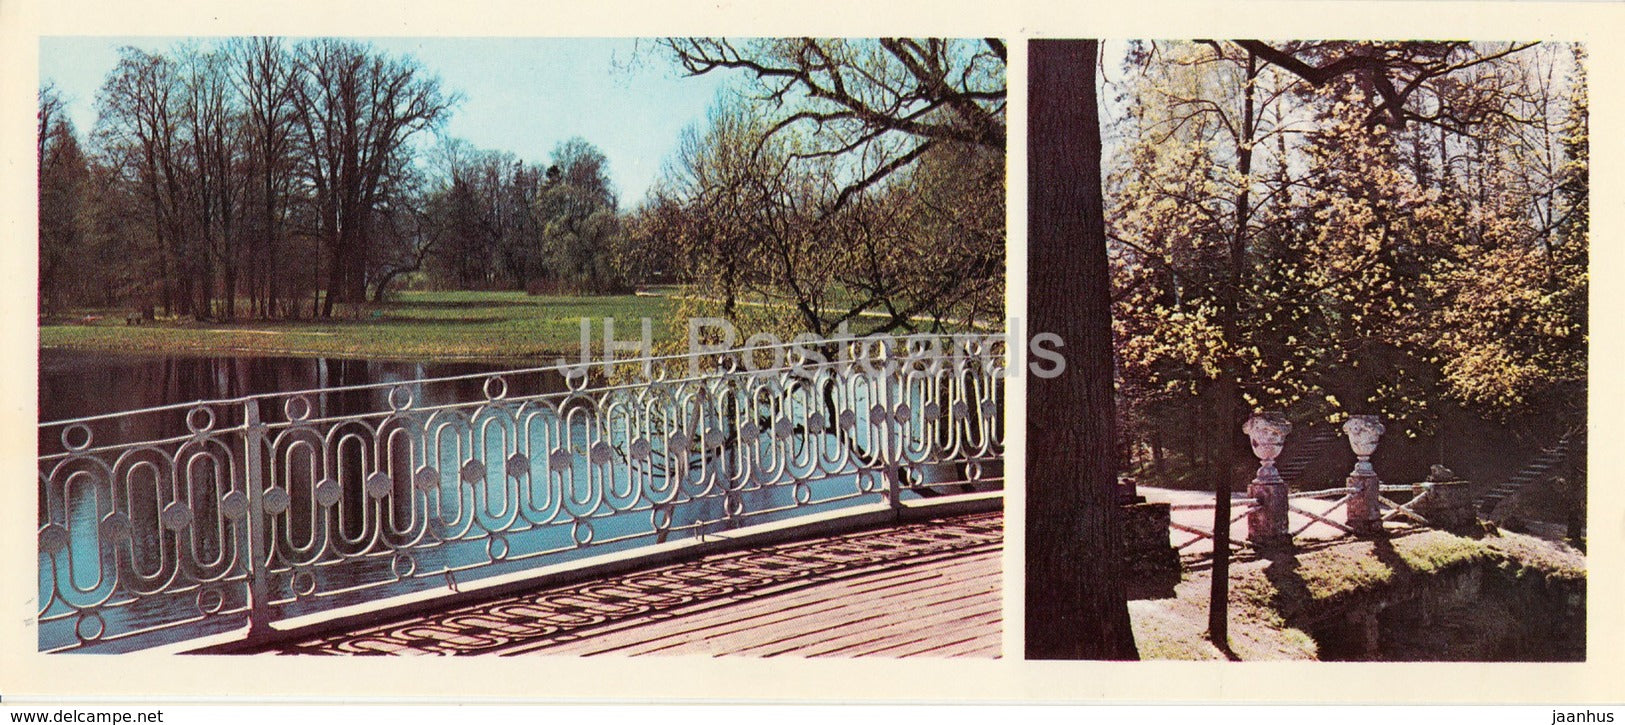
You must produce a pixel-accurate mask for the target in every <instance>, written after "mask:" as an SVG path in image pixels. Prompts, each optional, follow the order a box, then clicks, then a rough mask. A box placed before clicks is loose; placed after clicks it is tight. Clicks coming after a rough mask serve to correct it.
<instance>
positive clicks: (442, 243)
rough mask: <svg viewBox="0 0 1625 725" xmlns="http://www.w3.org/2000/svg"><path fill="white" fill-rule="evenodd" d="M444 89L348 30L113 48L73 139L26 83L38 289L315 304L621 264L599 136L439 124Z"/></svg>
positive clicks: (506, 283)
mask: <svg viewBox="0 0 1625 725" xmlns="http://www.w3.org/2000/svg"><path fill="white" fill-rule="evenodd" d="M459 102H460V97H459V96H458V94H456V93H453V92H448V91H447V90H446V89H444V88H443V87H442V84H441V82H440V80H439V79H438V78H437V77H436V76H435V75H433V74H432V73H430V72H429V71H427V70H426V69H424V68H423V67H422V66H421V65H420V64H418V63H417V62H416V61H415V60H414V59H411V58H409V57H394V56H390V55H387V54H384V53H382V52H379V51H378V50H376V49H374V48H372V47H371V46H369V45H366V44H363V43H358V42H355V41H349V40H340V39H332V38H317V39H310V40H304V41H299V42H289V41H285V40H282V39H279V38H263V37H256V38H232V39H229V40H226V41H223V42H219V43H215V44H208V45H206V44H199V43H185V44H181V45H179V46H176V47H175V48H173V49H171V50H170V51H168V52H155V53H154V52H146V51H143V50H139V49H136V48H124V49H122V50H121V51H120V59H119V62H118V65H117V66H116V67H115V68H114V69H113V70H112V71H111V72H109V73H108V75H107V78H106V80H105V82H104V84H103V86H102V88H101V91H100V92H99V93H98V94H97V98H96V107H97V112H98V120H97V122H96V125H95V127H94V129H93V130H92V132H91V134H90V135H89V138H88V140H87V141H82V140H81V138H80V137H79V135H78V133H77V132H76V130H75V129H74V127H73V125H72V123H71V121H70V120H69V119H68V117H67V114H66V113H65V112H64V101H63V99H62V97H61V94H60V92H59V90H58V89H56V88H55V87H54V86H51V85H46V86H45V87H42V88H41V90H40V93H39V117H38V118H39V125H38V156H39V212H40V222H39V231H40V240H39V244H40V266H39V270H40V285H39V305H40V310H41V311H42V312H44V313H47V314H49V313H55V312H59V311H62V310H64V309H67V308H72V307H87V306H103V307H106V306H127V307H131V308H133V309H141V310H145V311H146V312H147V313H148V314H153V313H155V312H161V313H163V314H166V315H188V316H195V317H205V318H225V319H230V318H237V317H243V316H252V317H262V318H277V317H305V316H314V317H330V316H332V315H333V314H334V312H335V305H343V304H346V303H360V302H364V301H367V300H377V299H380V298H382V297H383V296H384V295H385V294H386V293H387V292H388V291H389V290H391V289H392V288H395V287H398V286H400V285H401V284H403V283H404V282H406V281H408V280H410V281H411V282H413V283H415V284H422V285H433V286H442V287H456V288H514V289H529V290H532V291H569V292H586V293H597V292H606V291H612V290H617V289H623V288H626V287H627V286H628V285H630V284H633V283H635V282H636V281H637V272H638V270H639V269H641V268H640V267H638V266H637V265H625V266H623V265H619V264H617V263H616V261H615V260H616V256H617V255H620V256H624V257H628V258H631V257H634V256H636V255H634V254H632V253H631V252H630V251H629V250H628V249H627V248H626V247H627V245H628V244H630V243H631V241H630V239H629V237H628V235H627V234H626V233H625V231H624V229H625V228H626V224H625V221H624V220H623V219H622V215H621V213H620V210H619V208H618V200H617V198H616V195H615V192H614V190H613V188H612V187H611V184H610V182H609V177H608V169H607V167H606V160H605V157H604V155H603V153H602V152H600V151H599V150H598V149H596V148H595V147H593V146H592V145H591V144H590V143H588V142H586V141H584V140H581V139H572V140H569V141H566V142H564V143H561V144H559V145H558V147H557V148H556V149H555V151H554V154H553V158H552V160H551V163H549V164H547V165H545V166H543V165H540V164H534V163H527V162H524V161H521V160H520V159H518V158H516V157H515V156H514V155H513V154H511V153H507V152H501V151H486V150H480V149H475V148H473V147H472V146H470V145H469V144H467V143H466V142H462V141H460V140H456V139H445V138H440V137H439V136H438V135H437V134H436V132H437V131H438V130H439V129H440V128H441V126H442V125H443V124H444V122H445V120H446V119H447V118H448V117H449V115H450V114H451V113H452V112H453V110H454V109H455V108H456V106H457V105H458V103H459Z"/></svg>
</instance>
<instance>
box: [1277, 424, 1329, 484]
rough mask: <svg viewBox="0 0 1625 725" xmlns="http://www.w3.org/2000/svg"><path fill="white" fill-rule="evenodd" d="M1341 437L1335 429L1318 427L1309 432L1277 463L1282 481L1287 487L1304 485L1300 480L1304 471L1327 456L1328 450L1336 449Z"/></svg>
mask: <svg viewBox="0 0 1625 725" xmlns="http://www.w3.org/2000/svg"><path fill="white" fill-rule="evenodd" d="M1339 438H1341V436H1339V435H1337V430H1336V429H1335V428H1330V427H1326V426H1316V427H1314V428H1311V429H1310V430H1309V431H1307V435H1306V436H1305V437H1304V438H1303V439H1301V440H1300V441H1298V443H1299V445H1296V446H1294V447H1293V449H1292V450H1291V451H1289V452H1288V454H1287V455H1283V456H1281V458H1280V459H1279V460H1277V461H1276V462H1275V470H1277V471H1280V472H1281V479H1282V480H1284V481H1286V482H1287V485H1289V486H1291V485H1298V484H1301V483H1303V481H1300V480H1299V478H1300V477H1301V476H1303V472H1304V470H1306V469H1308V468H1309V466H1310V465H1311V464H1313V463H1314V462H1315V461H1318V460H1320V457H1321V456H1323V455H1325V454H1326V452H1327V451H1328V450H1331V449H1333V448H1336V447H1337V445H1338V443H1339Z"/></svg>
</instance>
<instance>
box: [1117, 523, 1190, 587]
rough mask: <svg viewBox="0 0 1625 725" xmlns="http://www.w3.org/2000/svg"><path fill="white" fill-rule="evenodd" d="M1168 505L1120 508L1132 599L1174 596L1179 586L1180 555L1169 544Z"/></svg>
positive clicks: (1124, 569) (1128, 581) (1124, 556)
mask: <svg viewBox="0 0 1625 725" xmlns="http://www.w3.org/2000/svg"><path fill="white" fill-rule="evenodd" d="M1169 515H1170V514H1169V508H1168V504H1165V503H1133V504H1128V505H1124V506H1121V507H1119V508H1118V521H1119V526H1118V529H1119V530H1120V531H1122V536H1123V571H1124V574H1125V575H1126V576H1127V578H1128V580H1127V584H1128V591H1129V597H1130V598H1131V599H1154V598H1159V597H1167V596H1172V595H1173V591H1174V586H1175V585H1177V584H1178V583H1179V579H1180V565H1179V552H1178V551H1176V550H1175V549H1174V547H1173V544H1171V543H1169V541H1168V521H1169Z"/></svg>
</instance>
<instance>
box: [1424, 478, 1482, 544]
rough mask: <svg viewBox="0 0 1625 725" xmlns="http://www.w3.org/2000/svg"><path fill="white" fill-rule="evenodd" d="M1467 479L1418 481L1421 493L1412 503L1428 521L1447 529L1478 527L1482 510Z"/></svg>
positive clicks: (1429, 523)
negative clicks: (1478, 506) (1475, 501)
mask: <svg viewBox="0 0 1625 725" xmlns="http://www.w3.org/2000/svg"><path fill="white" fill-rule="evenodd" d="M1470 487H1471V486H1470V485H1469V484H1468V482H1467V481H1428V482H1426V483H1419V484H1416V495H1417V496H1419V497H1421V498H1420V499H1418V500H1417V501H1416V503H1415V504H1414V505H1412V506H1411V510H1412V511H1415V512H1416V513H1417V514H1418V515H1420V516H1421V517H1422V518H1425V519H1427V520H1428V525H1429V526H1432V527H1433V528H1435V529H1444V530H1446V531H1455V532H1469V531H1473V530H1476V529H1478V512H1477V510H1476V509H1475V508H1474V507H1473V497H1472V495H1471V493H1470V492H1469V491H1468V489H1469V488H1470Z"/></svg>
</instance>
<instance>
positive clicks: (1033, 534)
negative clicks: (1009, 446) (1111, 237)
mask: <svg viewBox="0 0 1625 725" xmlns="http://www.w3.org/2000/svg"><path fill="white" fill-rule="evenodd" d="M1096 47H1097V46H1096V42H1095V41H1092V40H1076V41H1074V40H1067V41H1045V40H1037V41H1033V42H1031V43H1030V44H1029V45H1028V48H1029V50H1030V53H1029V62H1030V68H1031V73H1030V75H1029V78H1030V83H1031V84H1032V85H1031V90H1030V92H1029V93H1030V96H1029V98H1030V100H1029V103H1030V107H1031V115H1030V116H1029V120H1028V129H1029V136H1028V146H1029V148H1028V153H1029V156H1028V175H1029V178H1030V182H1029V186H1030V194H1029V200H1028V204H1029V207H1028V212H1027V213H1028V234H1029V240H1030V241H1029V249H1030V252H1029V254H1030V257H1029V261H1028V265H1029V282H1030V284H1029V286H1028V294H1029V295H1030V297H1029V298H1028V314H1029V316H1030V318H1031V320H1032V331H1033V333H1035V334H1042V333H1052V334H1054V335H1057V336H1059V337H1060V349H1059V352H1060V353H1061V355H1062V357H1063V359H1064V360H1065V368H1064V370H1063V371H1062V372H1061V374H1059V375H1053V376H1047V377H1041V376H1039V375H1036V374H1035V375H1031V376H1030V377H1029V382H1028V391H1027V399H1028V400H1029V401H1033V402H1034V403H1035V404H1030V405H1029V406H1028V409H1027V456H1028V459H1027V460H1028V466H1027V520H1026V524H1027V551H1026V557H1027V601H1026V612H1027V614H1026V622H1027V637H1026V639H1027V652H1026V654H1027V657H1028V658H1029V659H1138V657H1139V655H1138V652H1137V651H1136V649H1135V645H1134V635H1133V631H1132V630H1131V629H1130V626H1129V616H1128V596H1127V589H1126V586H1125V582H1124V581H1123V577H1122V568H1123V567H1122V556H1121V549H1122V543H1121V541H1120V539H1119V537H1118V530H1117V528H1118V527H1117V518H1118V514H1117V507H1118V505H1119V502H1118V494H1117V466H1116V462H1115V460H1114V454H1115V448H1116V446H1115V441H1116V436H1115V435H1114V433H1113V428H1114V423H1115V416H1116V408H1115V406H1114V405H1113V400H1112V333H1111V307H1110V284H1111V279H1110V275H1109V272H1108V268H1107V262H1106V228H1105V218H1104V213H1103V207H1104V203H1103V200H1102V196H1101V181H1100V160H1101V159H1100V157H1101V142H1100V119H1099V109H1098V108H1097V106H1096V100H1095V72H1094V71H1095V65H1094V64H1095V55H1096ZM1050 347H1055V346H1054V345H1051V346H1050Z"/></svg>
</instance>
